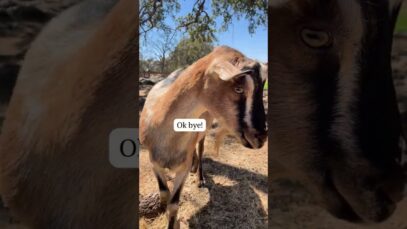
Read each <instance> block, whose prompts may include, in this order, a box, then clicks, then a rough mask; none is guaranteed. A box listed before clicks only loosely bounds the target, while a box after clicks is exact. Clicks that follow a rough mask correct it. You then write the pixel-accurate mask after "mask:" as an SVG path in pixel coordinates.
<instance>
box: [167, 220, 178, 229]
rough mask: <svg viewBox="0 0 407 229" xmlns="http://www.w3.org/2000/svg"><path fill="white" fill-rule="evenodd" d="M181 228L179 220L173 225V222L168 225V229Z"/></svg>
mask: <svg viewBox="0 0 407 229" xmlns="http://www.w3.org/2000/svg"><path fill="white" fill-rule="evenodd" d="M179 228H180V223H179V221H178V220H175V221H174V223H172V224H171V222H170V223H169V224H168V227H167V229H179Z"/></svg>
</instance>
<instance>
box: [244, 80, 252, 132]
mask: <svg viewBox="0 0 407 229" xmlns="http://www.w3.org/2000/svg"><path fill="white" fill-rule="evenodd" d="M245 79H246V85H245V95H246V111H245V116H244V122H245V123H246V125H247V128H248V129H249V130H251V131H254V129H253V123H252V110H253V99H254V81H253V78H252V77H251V76H250V75H246V76H245Z"/></svg>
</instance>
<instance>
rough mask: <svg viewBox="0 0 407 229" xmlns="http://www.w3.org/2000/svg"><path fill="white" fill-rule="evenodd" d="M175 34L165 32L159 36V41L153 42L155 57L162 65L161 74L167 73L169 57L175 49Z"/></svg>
mask: <svg viewBox="0 0 407 229" xmlns="http://www.w3.org/2000/svg"><path fill="white" fill-rule="evenodd" d="M174 42H175V41H174V34H173V33H171V32H170V31H168V30H167V31H164V32H163V34H162V36H159V38H158V40H156V41H153V42H152V46H151V48H152V49H153V52H154V55H155V57H156V59H157V60H158V61H159V64H160V69H159V71H160V72H166V71H167V68H166V66H167V57H168V55H169V54H170V52H171V51H172V50H173V47H174Z"/></svg>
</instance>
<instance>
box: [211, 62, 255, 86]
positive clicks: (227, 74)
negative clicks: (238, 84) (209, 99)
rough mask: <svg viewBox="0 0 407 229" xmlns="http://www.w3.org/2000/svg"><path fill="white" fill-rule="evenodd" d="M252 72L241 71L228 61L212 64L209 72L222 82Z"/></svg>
mask: <svg viewBox="0 0 407 229" xmlns="http://www.w3.org/2000/svg"><path fill="white" fill-rule="evenodd" d="M251 71H252V70H244V71H242V70H240V69H239V68H237V67H236V66H234V65H233V64H231V63H230V62H228V61H219V62H215V63H214V64H212V65H211V66H210V67H209V68H208V70H207V73H208V74H216V75H217V76H218V77H219V78H220V79H221V80H224V81H228V80H231V79H233V78H236V77H240V76H242V75H245V74H248V73H250V72H251Z"/></svg>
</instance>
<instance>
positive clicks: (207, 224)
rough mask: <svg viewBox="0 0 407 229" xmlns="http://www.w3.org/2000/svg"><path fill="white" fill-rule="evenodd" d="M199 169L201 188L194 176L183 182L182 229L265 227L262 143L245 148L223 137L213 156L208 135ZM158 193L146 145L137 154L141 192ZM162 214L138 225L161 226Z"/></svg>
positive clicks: (266, 222)
mask: <svg viewBox="0 0 407 229" xmlns="http://www.w3.org/2000/svg"><path fill="white" fill-rule="evenodd" d="M205 147H206V148H205V154H204V156H205V159H204V161H203V169H204V174H205V178H206V187H207V188H201V189H199V188H198V187H197V184H196V179H197V177H196V175H195V174H190V175H189V177H188V178H187V181H186V185H185V186H184V189H183V192H182V196H181V202H180V208H179V213H178V218H179V219H180V225H181V228H268V213H267V212H268V197H267V196H268V195H267V192H268V185H267V184H268V182H267V170H268V166H267V158H268V155H267V146H266V145H265V146H264V147H263V148H262V149H260V150H250V149H246V148H244V147H243V146H241V145H240V143H238V142H237V141H236V140H235V139H232V138H226V139H225V144H224V145H223V146H222V147H221V151H220V156H219V157H218V158H215V157H214V156H212V155H211V153H212V152H213V137H212V136H210V137H208V138H207V140H206V143H205ZM153 192H158V185H157V181H156V180H155V177H154V175H153V173H152V169H151V165H150V163H149V160H148V153H147V151H146V150H145V149H142V150H141V154H140V194H141V195H142V196H146V195H148V194H149V193H153ZM166 224H167V219H166V217H165V215H164V214H161V215H159V216H158V217H156V218H154V219H146V218H141V219H140V228H142V229H143V228H165V226H166Z"/></svg>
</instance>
